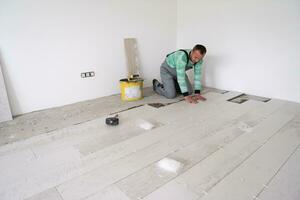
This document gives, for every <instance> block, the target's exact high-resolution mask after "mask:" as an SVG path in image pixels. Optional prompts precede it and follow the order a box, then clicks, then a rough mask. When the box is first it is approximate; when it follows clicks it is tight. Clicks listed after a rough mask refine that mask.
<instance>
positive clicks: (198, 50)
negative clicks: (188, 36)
mask: <svg viewBox="0 0 300 200" xmlns="http://www.w3.org/2000/svg"><path fill="white" fill-rule="evenodd" d="M205 54H206V48H205V46H203V45H201V44H197V45H195V46H194V48H193V49H192V51H191V54H190V59H191V61H192V62H193V63H196V62H199V61H200V60H201V59H202V58H203V57H204V56H205Z"/></svg>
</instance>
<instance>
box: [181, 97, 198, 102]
mask: <svg viewBox="0 0 300 200" xmlns="http://www.w3.org/2000/svg"><path fill="white" fill-rule="evenodd" d="M184 99H185V100H186V101H187V102H188V103H198V101H197V100H196V99H195V98H194V96H192V95H189V96H186V97H184Z"/></svg>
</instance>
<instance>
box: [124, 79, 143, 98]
mask: <svg viewBox="0 0 300 200" xmlns="http://www.w3.org/2000/svg"><path fill="white" fill-rule="evenodd" d="M143 83H144V80H143V79H136V80H129V79H127V78H126V79H121V80H120V88H121V99H122V100H123V101H136V100H140V99H142V98H143Z"/></svg>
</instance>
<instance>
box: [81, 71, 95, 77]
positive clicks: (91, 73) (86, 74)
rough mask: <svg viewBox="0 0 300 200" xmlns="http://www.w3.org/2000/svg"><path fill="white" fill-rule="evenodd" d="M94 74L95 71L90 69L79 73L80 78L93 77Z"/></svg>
mask: <svg viewBox="0 0 300 200" xmlns="http://www.w3.org/2000/svg"><path fill="white" fill-rule="evenodd" d="M93 76H95V72H94V71H91V72H82V73H81V78H88V77H93Z"/></svg>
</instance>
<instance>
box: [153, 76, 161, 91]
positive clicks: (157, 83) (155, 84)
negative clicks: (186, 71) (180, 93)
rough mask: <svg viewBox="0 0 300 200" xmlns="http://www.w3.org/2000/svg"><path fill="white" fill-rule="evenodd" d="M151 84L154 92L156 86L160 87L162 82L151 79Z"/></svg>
mask: <svg viewBox="0 0 300 200" xmlns="http://www.w3.org/2000/svg"><path fill="white" fill-rule="evenodd" d="M152 86H153V91H154V92H156V88H157V87H162V84H161V83H160V82H159V81H158V80H156V79H153V80H152Z"/></svg>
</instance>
